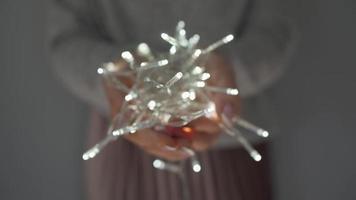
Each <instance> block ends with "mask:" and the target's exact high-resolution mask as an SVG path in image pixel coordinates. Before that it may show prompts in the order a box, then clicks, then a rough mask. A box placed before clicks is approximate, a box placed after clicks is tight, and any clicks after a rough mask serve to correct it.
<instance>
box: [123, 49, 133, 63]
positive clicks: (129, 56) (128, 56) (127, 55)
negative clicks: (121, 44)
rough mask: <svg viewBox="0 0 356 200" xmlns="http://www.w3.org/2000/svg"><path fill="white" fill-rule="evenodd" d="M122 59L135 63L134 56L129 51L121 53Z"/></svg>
mask: <svg viewBox="0 0 356 200" xmlns="http://www.w3.org/2000/svg"><path fill="white" fill-rule="evenodd" d="M121 57H122V58H123V59H124V60H126V61H127V62H133V60H134V58H133V55H132V54H131V53H130V52H128V51H124V52H122V53H121Z"/></svg>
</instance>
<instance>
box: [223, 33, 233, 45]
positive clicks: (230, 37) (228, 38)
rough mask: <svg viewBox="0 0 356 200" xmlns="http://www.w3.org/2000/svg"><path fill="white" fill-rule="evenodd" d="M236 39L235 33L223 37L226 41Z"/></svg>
mask: <svg viewBox="0 0 356 200" xmlns="http://www.w3.org/2000/svg"><path fill="white" fill-rule="evenodd" d="M233 39H234V35H232V34H230V35H227V36H226V37H224V38H223V42H224V43H228V42H231V41H232V40H233Z"/></svg>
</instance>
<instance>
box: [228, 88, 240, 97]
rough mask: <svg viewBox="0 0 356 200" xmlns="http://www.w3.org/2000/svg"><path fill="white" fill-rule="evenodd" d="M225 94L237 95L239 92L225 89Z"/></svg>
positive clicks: (233, 89)
mask: <svg viewBox="0 0 356 200" xmlns="http://www.w3.org/2000/svg"><path fill="white" fill-rule="evenodd" d="M226 93H227V94H229V95H238V94H239V91H238V90H237V89H235V88H227V89H226Z"/></svg>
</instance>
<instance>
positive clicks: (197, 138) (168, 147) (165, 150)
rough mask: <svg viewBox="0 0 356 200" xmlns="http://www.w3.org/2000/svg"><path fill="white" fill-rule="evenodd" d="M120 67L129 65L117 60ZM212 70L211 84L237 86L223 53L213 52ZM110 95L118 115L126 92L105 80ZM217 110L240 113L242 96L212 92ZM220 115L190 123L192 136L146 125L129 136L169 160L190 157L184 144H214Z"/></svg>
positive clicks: (208, 64) (113, 112)
mask: <svg viewBox="0 0 356 200" xmlns="http://www.w3.org/2000/svg"><path fill="white" fill-rule="evenodd" d="M116 65H117V66H118V67H119V68H124V67H125V65H126V64H125V62H124V61H122V60H120V61H118V62H117V63H116ZM204 66H205V67H206V69H207V71H208V72H209V73H210V74H211V78H210V79H209V80H208V85H212V86H218V87H235V81H234V72H233V70H232V67H231V65H230V64H229V63H228V62H227V61H226V60H224V59H223V58H222V57H221V56H219V55H216V54H211V55H209V57H208V58H207V60H206V63H205V65H204ZM104 85H105V90H106V94H107V98H108V100H109V103H110V106H111V116H112V117H114V116H115V115H116V114H117V113H118V112H119V109H120V106H121V104H122V102H123V100H124V94H123V93H121V92H120V91H118V90H117V89H115V88H113V87H112V86H111V85H110V84H108V83H104ZM212 100H213V101H214V102H215V105H216V109H217V113H221V112H226V114H227V115H231V114H238V113H239V111H240V98H239V97H238V96H228V95H225V94H219V93H212ZM216 120H218V119H208V118H199V119H196V120H194V121H192V122H191V123H189V124H188V125H187V126H188V127H190V128H191V129H189V130H192V134H191V135H190V136H191V137H189V138H184V137H178V138H177V137H171V136H169V135H168V134H164V133H161V132H156V131H154V130H153V129H144V130H140V131H138V132H136V133H135V134H130V135H126V136H125V138H126V139H128V140H129V141H131V142H133V143H134V144H136V145H138V146H139V147H141V148H142V149H144V150H145V151H146V152H148V153H150V154H152V155H155V156H158V157H161V158H163V159H166V160H171V161H176V160H182V159H185V158H187V157H189V156H190V155H189V153H187V152H186V151H183V150H182V149H181V147H184V146H185V147H188V148H191V149H193V150H197V151H202V150H205V149H207V148H209V147H210V146H212V145H213V144H214V142H215V141H216V139H217V137H218V136H219V134H220V132H221V131H220V129H219V127H218V125H217V123H216Z"/></svg>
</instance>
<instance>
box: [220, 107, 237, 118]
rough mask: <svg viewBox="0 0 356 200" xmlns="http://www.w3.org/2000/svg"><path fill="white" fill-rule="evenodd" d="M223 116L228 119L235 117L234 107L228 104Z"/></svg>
mask: <svg viewBox="0 0 356 200" xmlns="http://www.w3.org/2000/svg"><path fill="white" fill-rule="evenodd" d="M222 114H224V115H225V116H226V117H229V118H230V117H233V116H235V113H234V108H233V107H232V105H231V104H226V105H225V106H224V109H223V112H222Z"/></svg>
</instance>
